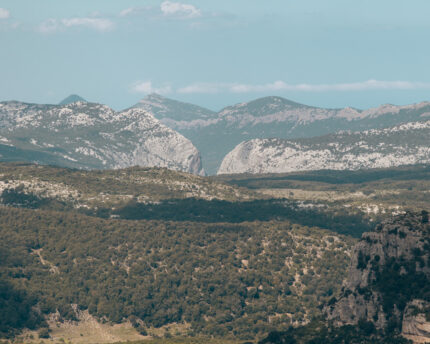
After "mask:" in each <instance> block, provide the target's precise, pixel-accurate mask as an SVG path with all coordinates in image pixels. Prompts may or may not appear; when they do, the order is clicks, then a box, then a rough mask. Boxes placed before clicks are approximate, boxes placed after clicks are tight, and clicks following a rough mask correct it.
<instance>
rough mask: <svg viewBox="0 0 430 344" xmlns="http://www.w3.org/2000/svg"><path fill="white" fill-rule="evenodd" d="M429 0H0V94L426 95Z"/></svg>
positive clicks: (324, 102)
mask: <svg viewBox="0 0 430 344" xmlns="http://www.w3.org/2000/svg"><path fill="white" fill-rule="evenodd" d="M429 17H430V1H429V0H408V1H406V0H360V1H357V0H353V1H352V0H266V1H263V0H216V1H215V0H210V1H209V0H207V1H206V0H183V1H180V2H178V1H155V0H154V1H152V0H148V1H144V0H141V1H137V0H134V1H133V0H73V1H72V0H70V1H66V0H19V1H17V0H0V100H10V99H17V100H23V101H29V102H38V103H57V102H58V101H60V100H61V99H62V98H64V97H65V96H67V95H69V94H71V93H77V94H79V95H81V96H83V97H84V98H86V99H88V100H92V101H97V102H101V103H106V104H108V105H110V106H112V107H114V108H116V109H120V108H125V107H128V106H130V105H132V104H134V103H136V102H137V101H138V100H139V99H140V98H142V97H143V96H144V95H145V94H147V93H148V92H159V93H162V94H165V95H166V96H168V97H171V98H174V99H179V100H184V101H189V102H193V103H197V104H200V105H203V106H206V107H209V108H212V109H214V110H216V109H220V108H221V107H223V106H225V105H229V104H231V103H237V102H241V101H247V100H250V99H253V98H257V97H260V96H265V95H280V96H283V97H286V98H289V99H292V100H295V101H299V102H303V103H307V104H311V105H319V106H325V107H340V106H354V107H359V108H366V107H370V106H375V105H378V104H381V103H394V104H406V103H412V102H419V101H422V100H430V44H429V40H430V20H429V19H428V18H429Z"/></svg>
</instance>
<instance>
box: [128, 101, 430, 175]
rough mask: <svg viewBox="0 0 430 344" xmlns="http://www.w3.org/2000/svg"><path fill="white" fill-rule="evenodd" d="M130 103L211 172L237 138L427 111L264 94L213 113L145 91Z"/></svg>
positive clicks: (429, 110) (308, 132)
mask: <svg viewBox="0 0 430 344" xmlns="http://www.w3.org/2000/svg"><path fill="white" fill-rule="evenodd" d="M136 106H138V107H143V108H145V109H146V110H148V111H150V112H152V113H153V114H154V116H155V117H156V118H158V119H160V120H162V121H163V123H164V124H166V125H167V126H169V127H170V128H173V129H174V130H177V131H179V132H180V133H181V134H183V135H184V136H185V137H187V138H189V139H190V140H191V141H192V142H193V143H194V144H195V145H196V147H197V148H198V149H199V151H200V152H201V153H202V156H203V162H204V167H205V170H206V171H207V172H208V173H209V174H214V173H216V171H217V169H218V168H219V165H220V163H221V161H222V159H223V158H224V156H225V155H226V154H227V153H228V152H230V151H231V150H232V149H233V148H234V147H235V146H236V145H238V144H239V143H240V142H242V141H247V140H251V139H256V138H272V137H277V138H283V139H293V138H301V137H312V136H320V135H326V134H330V133H334V132H336V131H339V130H353V131H362V130H368V129H377V128H386V127H390V126H394V125H397V124H400V123H406V122H411V121H420V120H424V119H426V118H428V117H429V116H430V103H428V102H423V103H419V104H412V105H406V106H395V105H391V104H386V105H382V106H379V107H376V108H372V109H367V110H358V109H353V108H344V109H324V108H318V107H313V106H308V105H304V104H299V103H295V102H292V101H290V100H287V99H284V98H281V97H265V98H260V99H257V100H254V101H251V102H247V103H241V104H236V105H233V106H229V107H226V108H224V109H222V110H221V111H219V112H218V113H214V112H212V111H210V110H207V109H203V108H201V107H197V106H193V105H191V104H186V103H181V102H178V101H173V100H171V99H167V98H164V97H162V96H159V95H150V96H147V97H146V98H144V99H143V100H142V101H141V102H140V103H139V104H137V105H136Z"/></svg>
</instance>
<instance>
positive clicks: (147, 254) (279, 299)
mask: <svg viewBox="0 0 430 344" xmlns="http://www.w3.org/2000/svg"><path fill="white" fill-rule="evenodd" d="M0 238H1V244H0V250H1V254H2V257H3V259H2V260H1V264H2V268H1V269H0V274H1V276H0V278H1V280H2V281H4V282H5V283H8V284H9V285H10V286H11V288H13V290H16V292H20V293H25V294H26V295H28V298H29V301H27V302H28V303H29V304H30V305H34V304H36V303H37V305H38V308H39V309H40V310H41V311H42V314H44V315H47V314H52V313H55V312H56V310H58V312H59V315H58V316H59V317H60V318H59V319H61V318H64V319H69V320H76V318H77V314H76V312H75V311H74V308H73V307H74V306H73V305H74V304H76V305H77V307H78V309H79V310H82V311H83V310H88V312H89V314H91V315H93V316H96V317H99V318H100V317H106V318H107V319H108V320H109V321H111V322H113V323H121V322H123V321H124V319H129V320H130V321H132V322H133V323H135V324H136V326H137V327H138V328H139V329H140V331H141V332H142V333H146V332H147V331H148V330H149V329H150V328H151V326H154V327H161V326H164V325H168V324H171V323H183V324H189V325H190V328H189V330H188V331H189V333H201V334H210V335H215V336H221V337H225V336H227V337H228V336H239V337H242V338H249V339H251V338H253V337H254V336H255V335H256V334H258V333H261V332H263V333H264V332H266V331H267V330H268V329H270V328H284V327H285V326H289V324H291V323H303V322H306V321H307V319H309V318H310V317H312V316H313V315H314V314H320V310H319V309H318V308H317V306H318V305H319V304H320V303H322V302H324V301H327V300H328V299H329V298H330V297H331V295H332V294H333V293H336V292H337V290H338V281H339V280H342V279H343V278H344V277H345V273H346V269H345V267H346V266H347V262H348V254H349V249H350V247H351V245H352V244H353V243H354V240H353V239H350V238H347V237H344V236H340V235H335V234H333V233H332V232H328V231H323V230H321V229H318V228H306V227H302V226H298V225H293V224H291V223H288V222H283V223H276V222H267V223H259V222H256V223H242V224H226V223H218V224H202V223H196V224H193V223H187V222H182V223H181V222H162V221H138V222H137V221H125V220H103V219H98V218H95V217H87V216H83V215H78V214H72V213H64V212H61V213H58V212H52V211H42V210H28V209H14V208H4V207H0ZM1 304H2V303H1V302H0V305H1ZM72 306H73V307H72ZM0 313H2V312H0ZM3 314H4V313H3ZM6 322H7V319H6ZM0 323H1V324H2V328H1V330H2V331H8V327H7V326H6V325H5V321H4V320H3V322H0ZM38 324H39V326H43V323H42V322H39V323H38ZM255 324H258V325H257V326H255ZM22 325H24V326H25V325H27V324H26V323H25V319H24V320H23V322H22Z"/></svg>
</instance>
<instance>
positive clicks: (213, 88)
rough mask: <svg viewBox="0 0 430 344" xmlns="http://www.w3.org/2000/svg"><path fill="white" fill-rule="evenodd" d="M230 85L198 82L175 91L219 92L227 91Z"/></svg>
mask: <svg viewBox="0 0 430 344" xmlns="http://www.w3.org/2000/svg"><path fill="white" fill-rule="evenodd" d="M230 87H231V84H228V83H209V82H199V83H194V84H191V85H188V86H185V87H181V88H179V89H178V90H177V93H185V94H188V93H221V92H225V91H227V90H228V89H229V88H230Z"/></svg>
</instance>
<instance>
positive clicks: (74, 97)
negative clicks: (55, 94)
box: [58, 94, 86, 105]
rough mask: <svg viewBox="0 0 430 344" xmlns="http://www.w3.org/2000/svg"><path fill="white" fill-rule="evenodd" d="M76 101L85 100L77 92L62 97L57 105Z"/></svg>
mask: <svg viewBox="0 0 430 344" xmlns="http://www.w3.org/2000/svg"><path fill="white" fill-rule="evenodd" d="M76 102H86V100H85V99H84V98H82V97H81V96H78V95H77V94H71V95H70V96H68V97H66V98H64V99H63V100H62V101H61V102H59V103H58V105H67V104H72V103H76Z"/></svg>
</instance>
